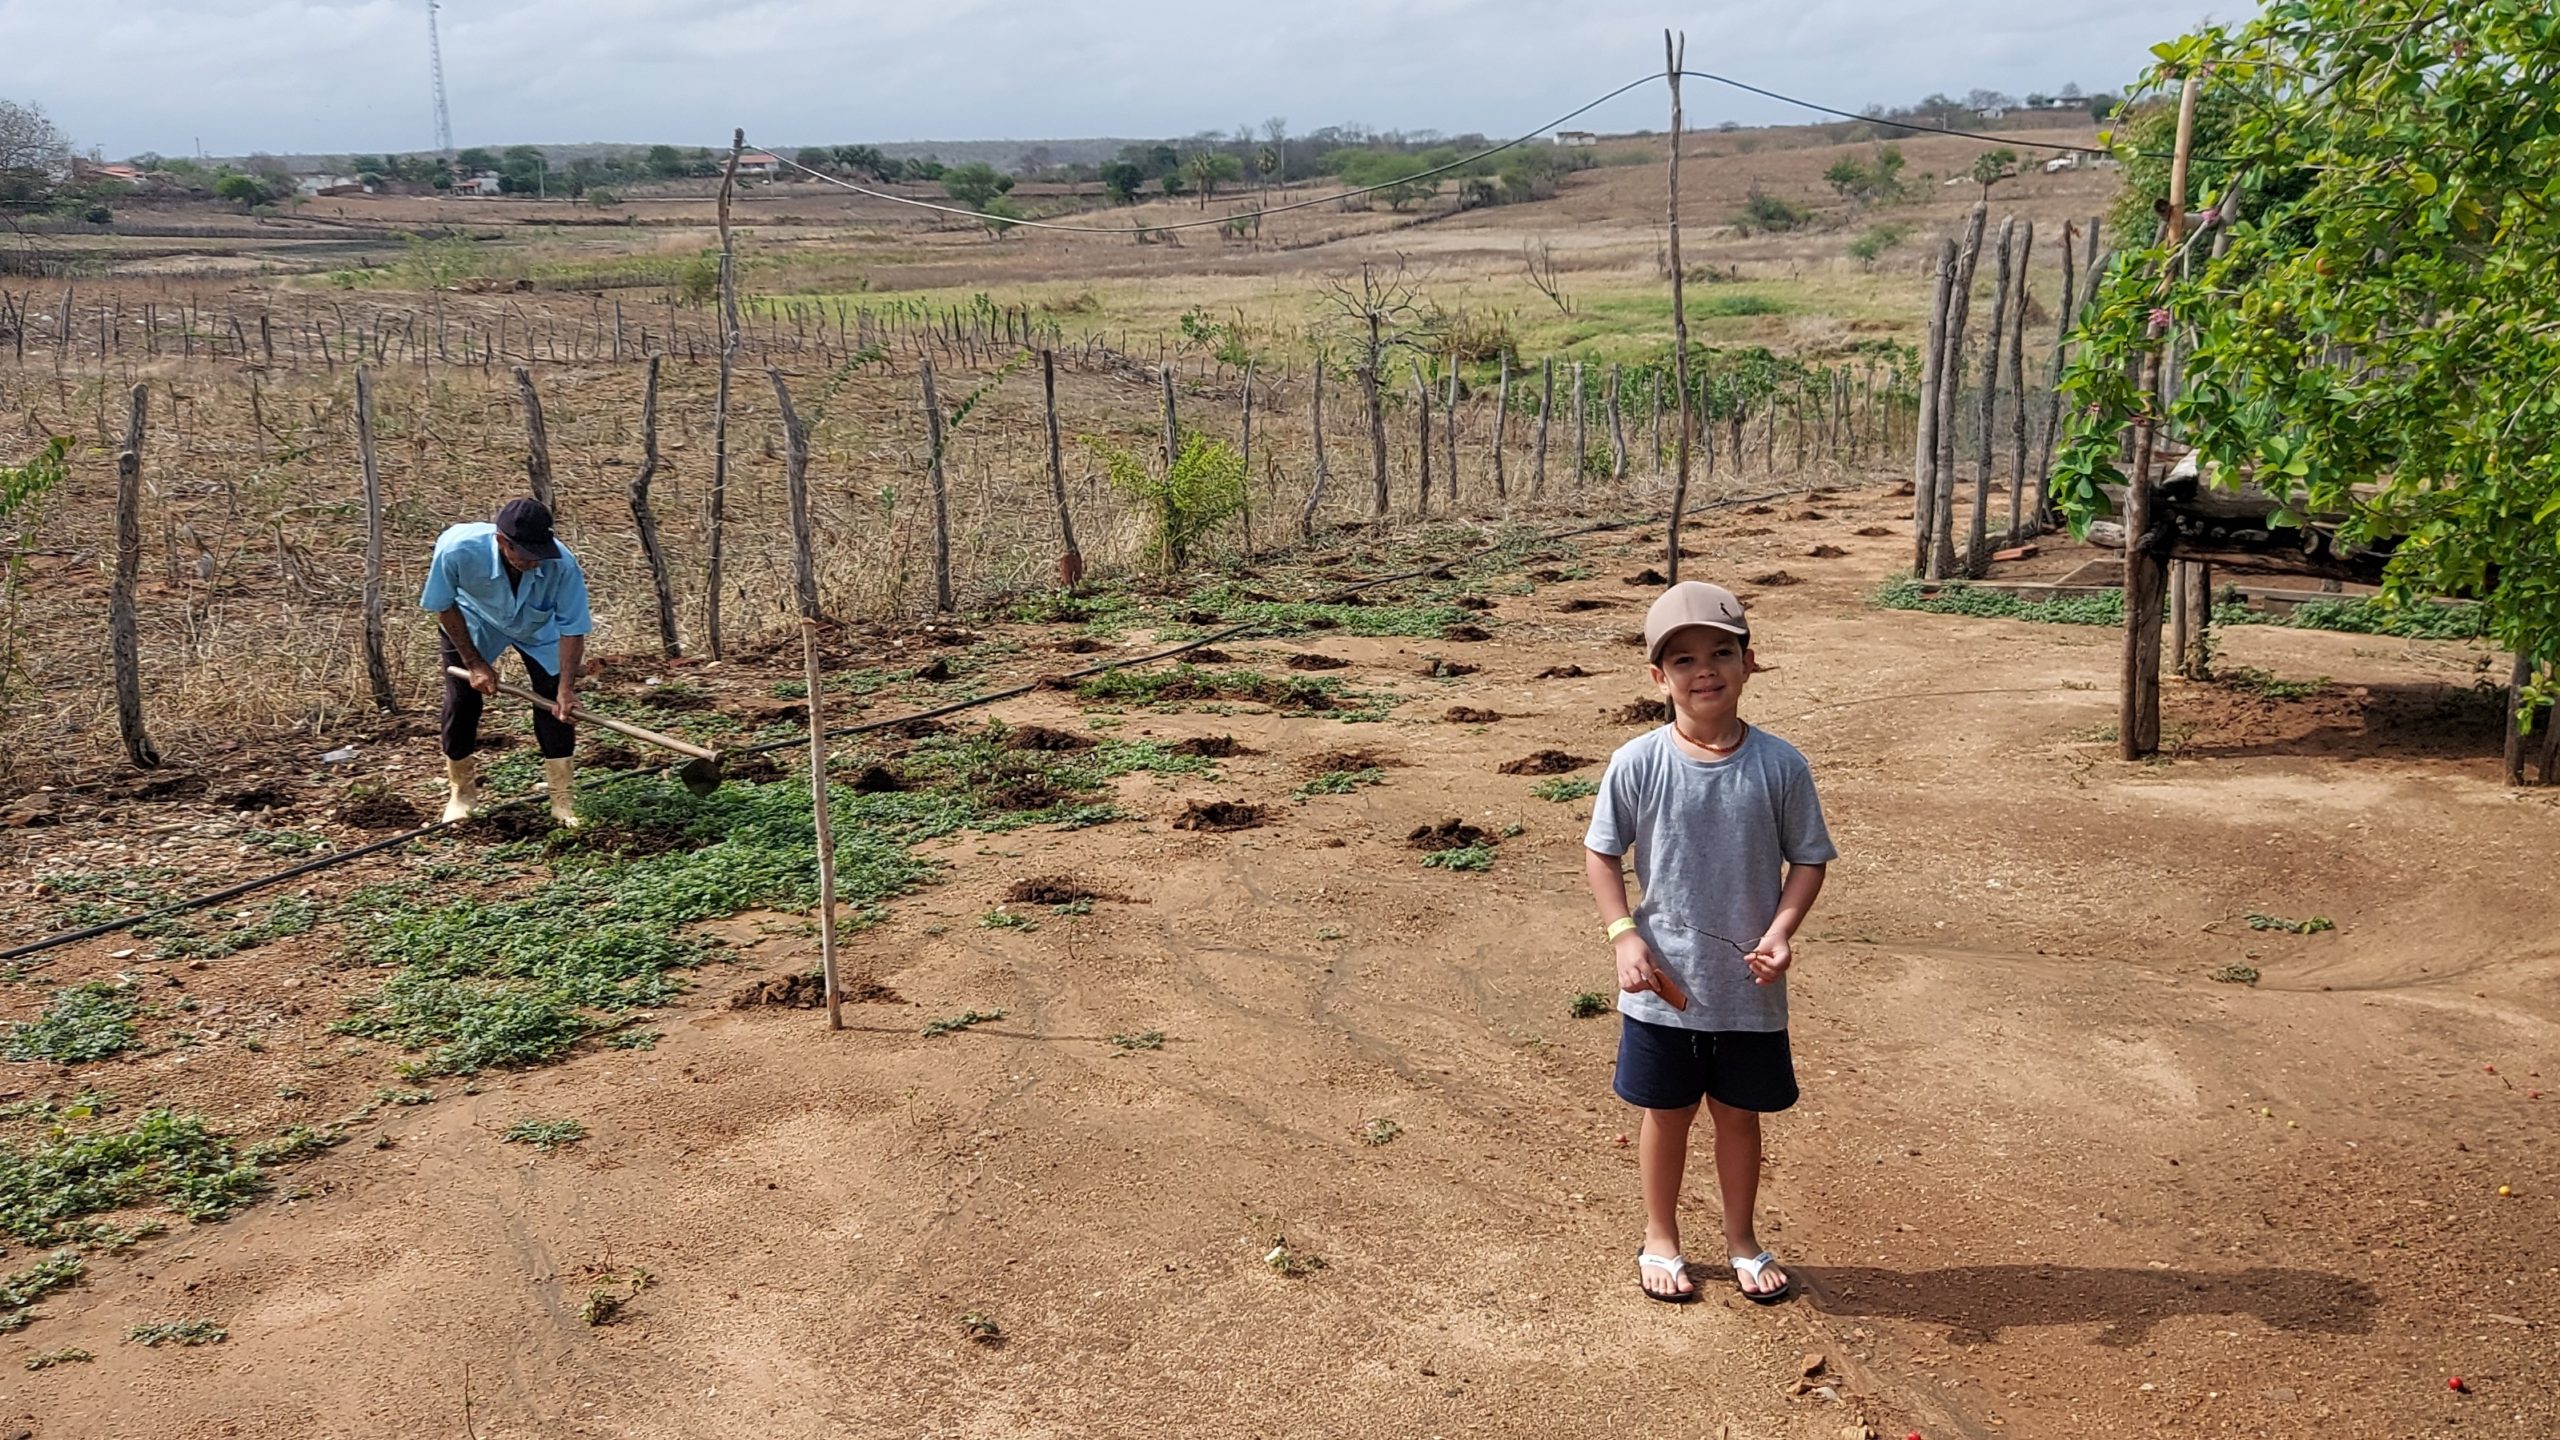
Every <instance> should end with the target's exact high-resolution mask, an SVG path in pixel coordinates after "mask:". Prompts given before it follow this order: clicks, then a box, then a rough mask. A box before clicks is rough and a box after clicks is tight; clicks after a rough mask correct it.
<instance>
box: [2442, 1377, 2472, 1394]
mask: <svg viewBox="0 0 2560 1440" xmlns="http://www.w3.org/2000/svg"><path fill="white" fill-rule="evenodd" d="M2444 1388H2446V1389H2447V1390H2451V1391H2453V1392H2454V1393H2456V1394H2459V1395H2468V1394H2470V1393H2471V1387H2470V1386H2468V1385H2465V1384H2463V1383H2462V1377H2461V1376H2459V1375H2456V1376H2454V1377H2453V1378H2452V1379H2450V1380H2447V1381H2446V1382H2444Z"/></svg>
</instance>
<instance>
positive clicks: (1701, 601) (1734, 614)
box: [1644, 580, 1751, 663]
mask: <svg viewBox="0 0 2560 1440" xmlns="http://www.w3.org/2000/svg"><path fill="white" fill-rule="evenodd" d="M1693 625H1703V626H1705V627H1706V628H1708V629H1710V630H1722V631H1724V632H1725V633H1726V634H1728V635H1739V636H1741V637H1742V640H1743V643H1744V644H1746V645H1747V644H1749V643H1750V642H1751V622H1750V621H1749V620H1748V619H1746V618H1744V616H1743V613H1742V602H1741V601H1740V600H1739V599H1737V598H1735V596H1734V593H1733V592H1732V591H1730V590H1727V589H1726V588H1724V587H1723V586H1721V585H1709V584H1707V583H1706V582H1704V581H1701V580H1683V581H1681V582H1680V583H1679V584H1677V585H1674V586H1672V587H1671V588H1670V589H1668V590H1665V591H1663V592H1662V597H1661V598H1660V599H1658V600H1656V601H1654V602H1653V608H1652V609H1651V610H1648V611H1646V612H1645V617H1644V658H1645V659H1646V660H1648V661H1651V662H1655V663H1659V662H1660V661H1661V659H1662V647H1663V645H1664V643H1665V642H1667V641H1669V640H1670V638H1671V637H1672V636H1673V635H1675V634H1678V633H1679V632H1680V631H1683V630H1686V629H1688V628H1689V627H1691V626H1693Z"/></svg>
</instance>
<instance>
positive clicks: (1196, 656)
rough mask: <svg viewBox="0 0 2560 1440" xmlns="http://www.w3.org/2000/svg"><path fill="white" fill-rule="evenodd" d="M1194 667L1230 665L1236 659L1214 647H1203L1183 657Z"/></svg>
mask: <svg viewBox="0 0 2560 1440" xmlns="http://www.w3.org/2000/svg"><path fill="white" fill-rule="evenodd" d="M1185 658H1186V659H1188V660H1190V661H1191V663H1193V664H1194V665H1232V664H1234V663H1235V659H1236V657H1234V656H1233V655H1230V654H1228V653H1227V652H1226V651H1224V650H1221V649H1219V648H1218V647H1217V646H1215V645H1203V646H1201V647H1200V648H1199V649H1197V650H1194V651H1192V652H1191V653H1190V654H1189V655H1188V656H1186V657H1185Z"/></svg>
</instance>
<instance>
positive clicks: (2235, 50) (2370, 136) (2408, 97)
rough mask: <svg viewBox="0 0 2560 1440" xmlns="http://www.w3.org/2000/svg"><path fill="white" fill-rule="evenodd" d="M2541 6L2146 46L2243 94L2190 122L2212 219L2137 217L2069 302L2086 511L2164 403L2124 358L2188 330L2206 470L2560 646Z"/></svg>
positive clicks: (2547, 55) (2548, 104) (2558, 361)
mask: <svg viewBox="0 0 2560 1440" xmlns="http://www.w3.org/2000/svg"><path fill="white" fill-rule="evenodd" d="M2551 23H2552V22H2551V16H2550V12H2549V10H2548V8H2547V7H2546V6H2543V5H2540V4H2532V3H2525V0H2483V3H2479V4H2473V5H2462V6H2453V7H2439V6H2436V5H2434V4H2432V3H2430V0H2287V3H2285V4H2281V5H2276V6H2271V7H2269V8H2268V9H2267V11H2266V12H2265V13H2264V14H2263V15H2261V16H2260V17H2259V18H2258V19H2256V20H2253V21H2250V22H2248V23H2246V24H2244V25H2240V26H2236V27H2224V26H2218V25H2217V26H2209V27H2206V28H2204V29H2202V30H2200V31H2199V32H2197V33H2195V34H2193V35H2189V36H2187V37H2185V38H2183V39H2180V40H2178V41H2175V42H2172V43H2170V44H2167V45H2164V46H2161V47H2159V48H2158V49H2156V50H2155V51H2154V54H2155V55H2157V56H2158V58H2159V65H2158V67H2157V68H2156V69H2155V70H2154V71H2153V72H2152V73H2151V74H2150V75H2149V76H2147V77H2146V80H2145V84H2146V86H2147V87H2151V88H2160V87H2165V86H2167V85H2169V84H2171V83H2172V82H2173V80H2174V79H2176V78H2178V77H2182V76H2184V75H2187V74H2196V73H2202V74H2203V75H2204V76H2205V78H2204V80H2203V81H2202V82H2201V83H2202V84H2203V86H2204V94H2205V95H2207V96H2208V97H2210V96H2212V95H2213V94H2214V92H2215V91H2216V90H2220V89H2225V88H2228V89H2230V90H2232V91H2234V92H2236V93H2235V96H2234V98H2236V99H2238V100H2239V101H2240V102H2241V103H2237V104H2234V105H2231V106H2229V107H2228V108H2227V109H2225V110H2224V111H2223V112H2222V116H2221V118H2220V119H2219V121H2218V123H2216V124H2215V125H2214V126H2212V127H2211V128H2210V129H2207V128H2206V127H2204V126H2202V125H2201V124H2200V126H2199V136H2198V141H2197V145H2196V161H2195V165H2194V170H2193V174H2192V176H2191V188H2190V191H2189V194H2188V196H2187V200H2188V204H2189V206H2190V208H2191V209H2192V210H2196V211H2202V212H2205V213H2206V214H2208V215H2210V216H2213V217H2215V220H2209V221H2205V222H2203V223H2200V224H2198V225H2197V226H2194V227H2191V228H2190V230H2189V236H2188V240H2187V243H2186V244H2185V246H2184V247H2183V250H2182V253H2180V254H2175V255H2173V253H2172V252H2171V251H2170V250H2169V248H2168V246H2167V244H2166V241H2165V237H2164V238H2162V239H2159V240H2154V241H2152V242H2151V243H2149V244H2147V245H2140V244H2139V241H2140V240H2141V238H2142V237H2141V236H2140V234H2139V232H2137V233H2136V234H2135V235H2128V236H2125V237H2124V239H2125V240H2126V241H2127V242H2129V243H2132V244H2135V245H2138V248H2131V249H2129V251H2128V252H2125V253H2122V254H2120V257H2119V260H2118V263H2117V264H2116V266H2115V267H2114V268H2113V269H2111V270H2110V271H2109V272H2108V274H2107V275H2106V277H2105V278H2104V280H2103V282H2102V285H2101V288H2100V291H2099V295H2098V300H2097V303H2096V304H2095V305H2094V306H2092V307H2090V309H2089V311H2088V313H2087V314H2086V316H2085V317H2084V319H2083V321H2082V323H2081V329H2080V343H2079V345H2078V347H2077V351H2078V353H2077V354H2076V355H2075V357H2074V360H2073V363H2072V365H2071V368H2070V371H2069V373H2068V374H2067V376H2066V378H2065V381H2064V385H2065V389H2066V392H2067V393H2068V394H2069V395H2070V396H2071V397H2072V398H2073V400H2074V401H2075V405H2074V411H2075V415H2076V418H2075V420H2074V422H2073V425H2072V428H2071V431H2070V434H2069V436H2068V438H2067V442H2066V444H2065V446H2064V448H2063V452H2062V455H2061V456H2060V459H2059V463H2058V465H2057V471H2056V475H2055V486H2056V495H2057V498H2058V500H2059V501H2060V503H2061V504H2062V505H2063V506H2064V508H2065V509H2066V511H2067V512H2068V513H2069V514H2070V515H2071V516H2072V517H2073V519H2074V520H2075V522H2085V521H2087V520H2088V519H2090V518H2093V517H2094V516H2096V515H2099V514H2102V513H2104V512H2105V510H2106V509H2107V500H2106V497H2105V495H2104V493H2103V491H2102V490H2101V488H2100V487H2101V486H2103V485H2107V484H2120V483H2122V482H2123V481H2124V479H2125V476H2124V475H2123V474H2122V473H2121V472H2120V471H2119V470H2118V468H2117V465H2116V455H2117V448H2116V447H2117V441H2118V437H2119V436H2120V435H2121V433H2122V430H2123V427H2124V426H2126V425H2127V424H2129V423H2131V422H2133V421H2134V420H2135V419H2136V418H2138V417H2141V416H2145V415H2149V414H2152V413H2154V409H2153V407H2154V404H2155V402H2153V401H2152V400H2151V399H2150V398H2149V397H2148V396H2146V395H2144V394H2143V393H2141V390H2140V388H2139V386H2138V385H2137V383H2136V381H2135V380H2134V379H2133V378H2132V375H2133V372H2134V369H2135V367H2136V364H2137V362H2139V361H2141V360H2142V358H2143V357H2144V356H2146V355H2148V354H2153V353H2156V352H2157V351H2158V350H2159V349H2160V348H2161V347H2163V346H2164V345H2165V344H2166V343H2167V337H2168V336H2169V335H2170V334H2171V333H2173V332H2174V333H2178V334H2180V335H2181V336H2182V337H2183V343H2182V350H2183V353H2184V356H2185V358H2184V360H2183V362H2182V364H2181V370H2182V373H2183V375H2184V376H2185V384H2184V385H2183V386H2182V387H2181V389H2180V392H2179V393H2178V394H2177V395H2176V396H2175V397H2173V398H2172V400H2171V401H2170V402H2169V404H2170V413H2171V414H2172V415H2174V417H2175V419H2176V422H2177V424H2178V426H2179V429H2180V431H2181V433H2182V434H2183V435H2184V436H2185V437H2186V438H2188V439H2189V440H2191V441H2192V442H2193V443H2194V445H2195V446H2196V447H2197V449H2198V451H2199V452H2200V456H2201V458H2202V459H2203V461H2204V462H2205V463H2206V475H2207V478H2208V480H2209V481H2210V482H2211V483H2214V484H2219V485H2234V484H2237V483H2239V481H2240V480H2241V479H2242V478H2243V477H2244V476H2246V477H2250V478H2254V480H2255V482H2256V483H2257V484H2258V485H2259V486H2260V487H2263V488H2264V489H2267V490H2269V491H2271V492H2273V493H2275V494H2277V495H2278V496H2280V497H2283V498H2284V499H2285V500H2286V501H2287V506H2286V509H2285V510H2284V511H2282V512H2280V513H2278V514H2277V515H2276V516H2274V517H2273V521H2272V524H2273V527H2274V528H2276V529H2277V530H2279V531H2283V530H2288V529H2295V528H2299V527H2301V526H2303V525H2304V524H2305V523H2306V517H2308V516H2311V515H2322V516H2332V517H2340V524H2341V530H2340V535H2341V538H2342V539H2343V540H2344V541H2345V542H2346V543H2348V544H2352V545H2370V546H2375V547H2381V548H2387V549H2388V550H2389V561H2388V565H2387V569H2386V571H2385V582H2386V583H2385V594H2386V596H2387V597H2388V598H2389V599H2390V600H2391V601H2393V602H2409V601H2414V600H2415V599H2417V598H2418V597H2420V596H2425V595H2431V594H2474V595H2479V596H2481V597H2482V600H2483V605H2484V611H2485V618H2486V620H2487V624H2488V632H2489V634H2490V635H2491V636H2492V637H2493V638H2494V639H2495V640H2497V641H2498V643H2500V644H2502V645H2504V646H2506V647H2507V648H2509V649H2512V650H2515V651H2516V652H2518V653H2519V654H2522V655H2525V656H2527V657H2530V658H2535V659H2539V660H2542V661H2546V662H2547V661H2549V660H2550V659H2551V658H2552V657H2553V654H2554V651H2555V649H2560V266H2555V265H2553V264H2552V263H2551V257H2552V256H2553V255H2554V254H2555V253H2560V193H2555V191H2554V189H2553V187H2552V184H2551V177H2552V176H2553V175H2555V174H2560V127H2555V126H2554V124H2553V123H2552V120H2551V114H2552V104H2553V83H2552V80H2551V78H2550V76H2551V60H2552V56H2553V44H2554V41H2553V32H2552V29H2551ZM2118 143H2119V144H2122V143H2125V140H2124V137H2121V136H2119V137H2118ZM2156 174H2157V171H2156V170H2152V171H2146V170H2144V169H2142V168H2137V167H2136V166H2134V165H2128V173H2127V180H2128V183H2129V184H2142V185H2144V186H2145V188H2146V189H2150V188H2151V187H2152V185H2153V184H2154V183H2155V182H2154V180H2153V177H2154V176H2156ZM2152 196H2153V198H2157V199H2160V200H2164V201H2165V200H2166V198H2167V197H2166V196H2165V195H2163V194H2160V193H2159V192H2158V191H2157V190H2156V189H2153V190H2152ZM2226 202H2227V203H2228V206H2229V208H2228V210H2226V209H2225V208H2224V207H2225V205H2226ZM2226 215H2227V216H2229V217H2231V218H2230V220H2229V223H2227V224H2226V223H2216V222H2217V221H2219V219H2220V218H2221V217H2223V216H2226ZM2161 228H2162V229H2163V230H2165V228H2166V227H2161Z"/></svg>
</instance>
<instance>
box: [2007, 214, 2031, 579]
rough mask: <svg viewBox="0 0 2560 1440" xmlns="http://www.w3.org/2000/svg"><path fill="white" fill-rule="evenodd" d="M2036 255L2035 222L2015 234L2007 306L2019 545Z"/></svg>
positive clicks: (2013, 525) (2012, 487) (2012, 485)
mask: <svg viewBox="0 0 2560 1440" xmlns="http://www.w3.org/2000/svg"><path fill="white" fill-rule="evenodd" d="M2035 251H2036V222H2034V221H2033V220H2030V221H2028V222H2027V223H2026V225H2025V227H2024V228H2022V229H2021V230H2020V231H2019V232H2018V290H2017V293H2016V294H2015V295H2014V296H2012V297H2011V298H2010V303H2009V315H2010V321H2009V529H2008V531H2007V535H2006V538H2005V540H2004V541H2003V543H2004V544H2009V545H2015V544H2017V543H2018V539H2019V536H2020V534H2021V531H2022V528H2023V527H2024V525H2025V524H2026V503H2027V262H2028V260H2029V259H2031V258H2032V257H2033V256H2034V255H2035Z"/></svg>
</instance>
